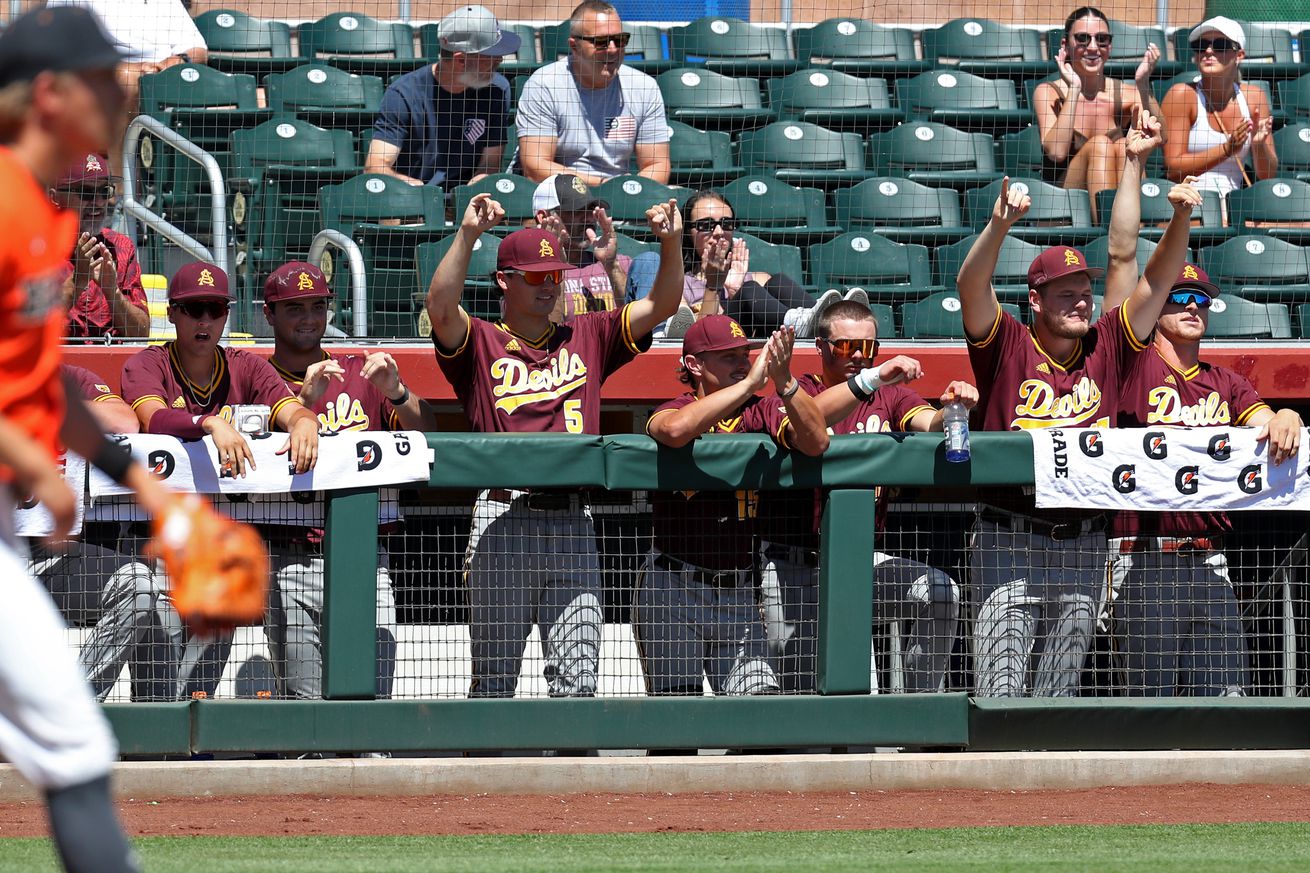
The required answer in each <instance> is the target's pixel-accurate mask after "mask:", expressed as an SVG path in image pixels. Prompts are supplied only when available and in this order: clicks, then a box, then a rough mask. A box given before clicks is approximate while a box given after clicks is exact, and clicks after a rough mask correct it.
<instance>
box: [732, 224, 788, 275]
mask: <svg viewBox="0 0 1310 873" xmlns="http://www.w3.org/2000/svg"><path fill="white" fill-rule="evenodd" d="M732 237H733V239H740V240H743V241H744V242H745V243H746V250H747V251H749V252H750V255H751V271H752V272H757V273H768V274H769V275H771V276H777V275H784V276H790V277H791V278H792V279H795V280H796V281H797V282H800V283H802V284H805V281H804V280H805V265H804V263H803V262H802V260H801V250H800V249H799V248H797V247H796V246H789V245H786V244H784V243H771V242H768V241H766V240H762V239H760V238H759V237H758V236H755V235H753V234H749V233H746V232H744V231H736V232H734V233H733V235H732Z"/></svg>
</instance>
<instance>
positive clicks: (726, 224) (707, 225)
mask: <svg viewBox="0 0 1310 873" xmlns="http://www.w3.org/2000/svg"><path fill="white" fill-rule="evenodd" d="M691 227H692V230H696V231H699V232H700V233H713V232H714V228H715V227H721V228H723V229H724V230H726V231H733V230H736V229H737V219H735V218H698V219H696V220H695V221H693V222H692V223H691Z"/></svg>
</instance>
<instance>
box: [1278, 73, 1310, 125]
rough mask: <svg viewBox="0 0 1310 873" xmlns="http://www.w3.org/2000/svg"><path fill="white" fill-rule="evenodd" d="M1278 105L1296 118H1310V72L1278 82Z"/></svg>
mask: <svg viewBox="0 0 1310 873" xmlns="http://www.w3.org/2000/svg"><path fill="white" fill-rule="evenodd" d="M1277 86H1278V105H1279V107H1281V108H1282V110H1283V111H1284V112H1285V113H1287V114H1288V115H1290V116H1292V117H1294V118H1296V119H1306V118H1310V73H1306V74H1305V75H1304V76H1298V77H1297V78H1295V79H1292V80H1291V81H1290V82H1278V83H1277Z"/></svg>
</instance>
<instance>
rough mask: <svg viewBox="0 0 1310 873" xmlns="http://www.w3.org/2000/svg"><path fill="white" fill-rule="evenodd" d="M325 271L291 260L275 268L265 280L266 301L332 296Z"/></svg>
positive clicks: (275, 301) (276, 301) (277, 301)
mask: <svg viewBox="0 0 1310 873" xmlns="http://www.w3.org/2000/svg"><path fill="white" fill-rule="evenodd" d="M331 296H332V289H331V288H330V287H329V286H328V282H327V277H325V276H324V275H323V271H322V270H320V269H319V268H318V267H315V266H314V265H313V264H308V263H306V262H304V261H291V262H289V263H286V264H283V265H282V266H280V267H278V268H277V269H276V270H274V271H273V272H272V273H271V274H269V277H268V278H267V279H265V280H264V302H265V303H279V302H281V301H283V300H300V299H301V298H305V297H331Z"/></svg>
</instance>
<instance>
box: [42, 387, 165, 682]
mask: <svg viewBox="0 0 1310 873" xmlns="http://www.w3.org/2000/svg"><path fill="white" fill-rule="evenodd" d="M61 369H62V371H63V378H64V387H65V390H67V391H69V392H70V393H72V392H75V393H76V394H77V395H78V396H80V397H82V398H83V399H84V400H86V404H87V408H88V409H89V410H90V411H91V414H92V415H93V416H94V417H95V419H96V421H97V422H98V423H99V424H100V426H101V427H103V428H104V429H105V432H106V433H136V432H137V420H136V414H135V413H133V412H132V408H131V407H130V406H128V405H127V404H126V403H125V402H123V398H122V397H119V396H118V394H117V393H115V391H114V390H113V389H112V388H111V387H109V385H107V384H105V382H104V380H102V379H101V378H100V377H99V376H97V375H96V374H95V373H92V372H91V371H90V370H86V369H83V368H82V367H74V366H72V365H69V364H63V365H61ZM20 515H21V514H20ZM20 533H21V529H20ZM28 548H29V551H30V558H29V563H28V570H29V572H31V574H32V575H33V576H35V577H36V578H37V579H39V580H41V583H42V584H43V585H45V586H46V589H47V590H49V592H50V596H51V597H52V598H53V599H54V601H55V605H56V606H58V607H59V611H60V612H61V613H62V614H63V615H64V618H65V619H66V620H67V621H68V624H69V625H70V626H71V627H78V628H86V629H88V631H89V633H88V634H87V636H86V639H85V641H84V642H83V643H82V646H81V650H80V652H79V661H80V662H81V664H82V669H83V671H85V673H86V677H87V680H88V681H89V682H90V683H91V690H92V692H93V693H94V694H95V696H96V698H97V699H99V700H102V701H103V700H104V699H105V698H106V697H108V696H109V692H110V691H111V690H112V689H113V687H114V683H115V682H116V681H118V677H119V675H120V674H121V673H122V672H123V666H124V665H127V667H128V669H129V671H130V673H131V678H132V690H131V696H132V699H133V700H140V701H167V700H172V699H173V695H174V683H175V682H176V679H177V663H176V660H177V659H176V657H175V656H174V653H173V646H172V643H171V640H170V635H169V631H168V630H166V628H171V627H173V626H174V625H175V624H176V623H177V615H176V613H175V612H173V610H172V609H171V607H167V608H166V611H161V610H160V607H161V606H163V605H164V604H165V603H166V601H162V600H161V599H160V595H162V594H163V591H164V584H163V579H162V578H160V577H158V576H156V575H155V573H154V572H153V571H151V569H150V567H149V566H147V565H146V564H144V563H142V562H141V561H138V560H136V559H134V558H132V557H130V556H128V555H123V554H120V553H118V552H116V551H114V550H113V549H108V548H104V547H103V546H97V545H92V544H90V543H86V542H83V541H81V540H73V541H69V542H63V543H59V544H57V545H51V544H48V543H45V542H43V541H42V540H40V539H37V538H32V539H29V540H28Z"/></svg>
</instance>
